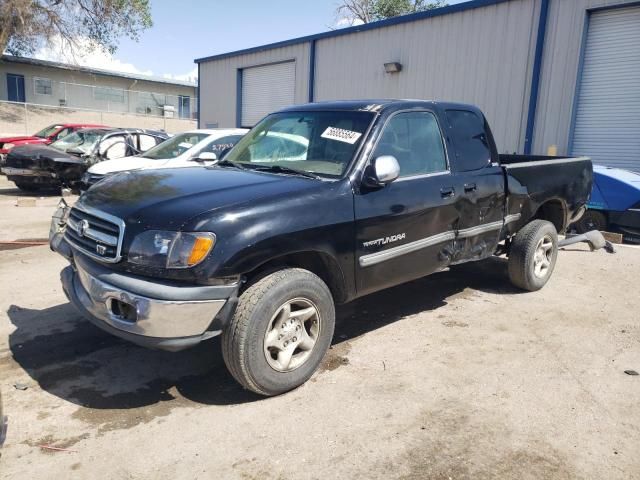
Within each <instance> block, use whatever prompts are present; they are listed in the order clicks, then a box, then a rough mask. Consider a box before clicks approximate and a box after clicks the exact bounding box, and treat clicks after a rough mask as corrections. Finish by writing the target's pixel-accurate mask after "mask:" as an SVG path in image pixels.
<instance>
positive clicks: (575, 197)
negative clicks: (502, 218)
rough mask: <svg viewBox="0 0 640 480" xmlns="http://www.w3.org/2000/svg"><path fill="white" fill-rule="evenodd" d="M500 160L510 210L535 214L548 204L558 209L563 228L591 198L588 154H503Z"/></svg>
mask: <svg viewBox="0 0 640 480" xmlns="http://www.w3.org/2000/svg"><path fill="white" fill-rule="evenodd" d="M499 161H500V165H501V166H502V167H503V169H504V170H505V176H506V179H507V214H515V213H521V214H522V217H523V218H534V217H535V216H536V213H537V212H538V209H539V208H540V206H541V205H543V204H545V208H554V210H556V211H557V214H554V218H556V221H555V222H554V223H555V225H556V228H557V229H558V231H559V232H562V231H564V230H565V229H566V228H567V226H568V225H569V224H570V222H571V221H572V220H573V218H574V217H575V215H577V214H578V213H579V210H580V208H582V206H583V205H585V204H586V203H587V201H588V199H589V194H590V193H591V184H592V177H593V170H592V166H591V160H590V159H589V158H588V157H568V156H563V157H553V156H546V155H499ZM550 205H551V206H553V207H550ZM516 227H518V225H516Z"/></svg>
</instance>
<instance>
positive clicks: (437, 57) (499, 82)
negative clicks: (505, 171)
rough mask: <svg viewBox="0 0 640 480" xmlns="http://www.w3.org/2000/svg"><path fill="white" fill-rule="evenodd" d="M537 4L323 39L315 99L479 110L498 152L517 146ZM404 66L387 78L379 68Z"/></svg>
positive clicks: (520, 0)
mask: <svg viewBox="0 0 640 480" xmlns="http://www.w3.org/2000/svg"><path fill="white" fill-rule="evenodd" d="M539 3H540V2H538V1H531V0H514V1H511V2H507V3H502V4H498V5H493V6H488V7H483V8H476V9H473V10H467V11H463V12H458V13H453V14H449V15H443V16H439V17H433V18H428V19H424V20H419V21H415V22H411V23H404V24H400V25H395V26H390V27H385V28H380V29H376V30H370V31H367V32H361V33H354V34H350V35H344V36H340V37H332V38H327V39H322V40H319V41H318V42H317V46H316V81H315V98H316V100H333V99H349V98H389V97H391V98H394V97H395V98H423V99H436V100H438V99H440V100H451V101H459V102H466V103H473V104H476V105H478V106H479V107H480V108H481V109H482V110H483V111H484V112H485V114H486V115H487V117H488V118H489V121H490V123H491V125H492V128H493V133H494V135H495V136H496V141H497V143H498V145H499V148H500V150H501V151H503V152H507V151H508V152H514V151H520V150H522V148H523V143H524V128H525V124H524V122H525V121H526V106H527V102H528V98H529V97H528V91H529V81H528V78H530V76H531V70H530V68H531V64H532V57H533V48H534V47H535V35H536V33H537V23H538V15H539ZM392 61H397V62H400V63H401V64H402V65H403V70H402V72H401V73H399V74H388V73H385V71H384V63H385V62H392Z"/></svg>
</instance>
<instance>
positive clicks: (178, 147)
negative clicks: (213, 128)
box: [142, 133, 209, 160]
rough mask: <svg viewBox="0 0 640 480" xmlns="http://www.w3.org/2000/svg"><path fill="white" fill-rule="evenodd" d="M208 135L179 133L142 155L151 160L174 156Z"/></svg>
mask: <svg viewBox="0 0 640 480" xmlns="http://www.w3.org/2000/svg"><path fill="white" fill-rule="evenodd" d="M208 136H209V134H208V133H181V134H179V135H175V136H173V137H171V138H170V139H168V140H165V141H164V142H162V143H160V144H159V145H156V146H155V147H153V148H150V149H149V150H147V151H146V152H145V153H144V154H143V155H142V157H143V158H150V159H152V160H167V159H170V158H176V157H177V156H178V155H182V154H183V153H184V152H186V151H187V150H189V149H190V148H191V147H193V146H194V145H195V144H197V143H200V142H201V141H202V140H204V139H205V138H207V137H208Z"/></svg>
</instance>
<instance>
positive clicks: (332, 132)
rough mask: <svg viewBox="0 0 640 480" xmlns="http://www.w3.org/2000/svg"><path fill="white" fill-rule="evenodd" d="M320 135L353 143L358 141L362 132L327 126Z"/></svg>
mask: <svg viewBox="0 0 640 480" xmlns="http://www.w3.org/2000/svg"><path fill="white" fill-rule="evenodd" d="M320 136H321V137H322V138H328V139H329V140H337V141H339V142H345V143H350V144H352V145H353V144H354V143H356V142H357V141H358V139H359V138H360V137H361V136H362V134H361V133H358V132H353V131H351V130H345V129H343V128H337V127H327V129H326V130H325V131H324V132H323V133H322V135H320Z"/></svg>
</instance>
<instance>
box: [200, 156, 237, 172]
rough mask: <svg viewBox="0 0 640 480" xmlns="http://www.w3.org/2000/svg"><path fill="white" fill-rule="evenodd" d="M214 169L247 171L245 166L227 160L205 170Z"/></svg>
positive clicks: (219, 161)
mask: <svg viewBox="0 0 640 480" xmlns="http://www.w3.org/2000/svg"><path fill="white" fill-rule="evenodd" d="M213 167H231V168H237V169H239V170H246V169H247V167H245V166H244V165H241V164H240V163H236V162H232V161H231V160H225V159H222V160H218V161H217V162H216V163H214V164H213V165H209V166H207V167H205V168H213Z"/></svg>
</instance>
